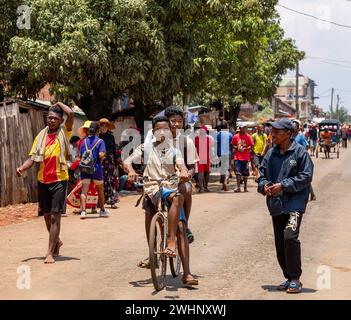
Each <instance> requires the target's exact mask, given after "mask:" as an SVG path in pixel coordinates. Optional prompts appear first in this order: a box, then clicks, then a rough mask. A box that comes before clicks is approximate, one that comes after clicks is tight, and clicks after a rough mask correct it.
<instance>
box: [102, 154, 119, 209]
mask: <svg viewBox="0 0 351 320" xmlns="http://www.w3.org/2000/svg"><path fill="white" fill-rule="evenodd" d="M102 168H103V173H104V193H105V203H106V204H111V205H114V204H116V203H117V202H119V199H118V194H117V190H116V179H117V178H116V177H115V174H114V172H115V165H114V163H113V158H112V156H107V157H105V158H104V160H103V161H102Z"/></svg>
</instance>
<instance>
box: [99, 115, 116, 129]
mask: <svg viewBox="0 0 351 320" xmlns="http://www.w3.org/2000/svg"><path fill="white" fill-rule="evenodd" d="M99 123H100V126H101V125H103V124H108V129H109V130H114V129H116V126H115V125H114V124H113V123H112V122H111V121H109V120H108V119H106V118H102V119H100V120H99Z"/></svg>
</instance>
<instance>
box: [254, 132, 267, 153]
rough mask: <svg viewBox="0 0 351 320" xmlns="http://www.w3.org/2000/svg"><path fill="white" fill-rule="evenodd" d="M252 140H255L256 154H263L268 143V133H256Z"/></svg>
mask: <svg viewBox="0 0 351 320" xmlns="http://www.w3.org/2000/svg"><path fill="white" fill-rule="evenodd" d="M252 140H253V142H254V153H255V154H262V153H263V151H264V147H265V145H266V143H267V140H268V136H267V134H266V133H264V132H262V133H261V134H260V133H254V134H253V135H252Z"/></svg>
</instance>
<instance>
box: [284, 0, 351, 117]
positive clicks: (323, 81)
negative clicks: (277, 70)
mask: <svg viewBox="0 0 351 320" xmlns="http://www.w3.org/2000/svg"><path fill="white" fill-rule="evenodd" d="M279 4H280V5H284V6H286V7H289V8H291V9H294V10H297V11H302V12H305V13H307V14H310V15H313V16H316V17H319V18H321V19H324V20H328V21H333V22H336V23H339V24H345V25H348V26H350V28H342V27H338V26H335V25H332V24H329V23H325V22H321V21H318V20H316V19H313V18H310V17H307V16H303V15H300V14H297V13H294V12H291V11H288V10H286V9H284V8H282V7H280V6H277V10H278V12H279V14H280V17H281V25H282V27H283V28H284V30H285V36H286V37H288V38H292V39H294V40H295V41H296V45H297V47H298V48H299V49H300V50H303V51H305V53H306V58H305V59H304V60H303V61H301V62H300V73H302V74H304V75H306V76H308V77H309V78H311V79H313V80H314V81H315V82H316V83H317V85H318V86H317V87H316V89H315V90H316V92H315V95H316V96H320V99H317V100H316V102H315V103H316V104H317V105H319V106H321V107H323V109H324V110H326V111H327V110H329V107H330V103H331V88H333V87H334V88H335V94H334V110H335V106H336V95H337V94H339V95H340V106H344V107H345V108H347V109H348V110H349V112H350V113H351V41H350V40H351V19H350V17H351V0H279ZM325 59H328V61H327V62H328V64H327V63H325V62H322V61H325ZM329 60H332V61H329ZM334 60H338V61H334ZM339 61H342V62H339ZM329 63H332V64H329ZM336 64H338V65H336ZM340 64H341V65H343V66H340ZM293 73H295V71H292V72H289V73H288V74H293Z"/></svg>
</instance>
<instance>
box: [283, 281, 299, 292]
mask: <svg viewBox="0 0 351 320" xmlns="http://www.w3.org/2000/svg"><path fill="white" fill-rule="evenodd" d="M301 291H302V283H301V282H300V281H299V280H292V281H291V282H290V283H289V287H288V289H287V290H286V293H301Z"/></svg>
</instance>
